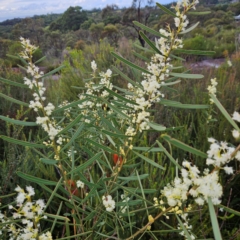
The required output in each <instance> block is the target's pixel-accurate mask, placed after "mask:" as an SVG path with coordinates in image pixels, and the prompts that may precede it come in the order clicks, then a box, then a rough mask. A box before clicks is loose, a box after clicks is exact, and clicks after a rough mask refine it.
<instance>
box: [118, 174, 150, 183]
mask: <svg viewBox="0 0 240 240" xmlns="http://www.w3.org/2000/svg"><path fill="white" fill-rule="evenodd" d="M148 176H149V174H142V175H139V176H129V177H121V176H118V179H121V180H124V181H125V180H126V181H136V180H138V179H145V178H147V177H148Z"/></svg>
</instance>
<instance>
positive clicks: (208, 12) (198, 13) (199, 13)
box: [188, 11, 211, 16]
mask: <svg viewBox="0 0 240 240" xmlns="http://www.w3.org/2000/svg"><path fill="white" fill-rule="evenodd" d="M210 13H211V11H205V12H188V14H190V15H198V16H200V15H207V14H210Z"/></svg>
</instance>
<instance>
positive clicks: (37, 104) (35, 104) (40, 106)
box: [20, 37, 61, 140]
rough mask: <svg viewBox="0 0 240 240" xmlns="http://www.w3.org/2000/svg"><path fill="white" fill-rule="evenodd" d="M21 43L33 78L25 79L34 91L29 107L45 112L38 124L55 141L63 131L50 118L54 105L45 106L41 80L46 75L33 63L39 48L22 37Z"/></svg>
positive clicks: (21, 54)
mask: <svg viewBox="0 0 240 240" xmlns="http://www.w3.org/2000/svg"><path fill="white" fill-rule="evenodd" d="M20 41H21V45H22V46H23V51H22V52H21V53H20V56H21V57H23V58H24V59H26V60H28V66H27V73H29V74H30V76H31V78H32V79H29V78H27V77H24V84H26V85H27V86H28V87H29V88H30V89H32V90H33V91H34V93H33V97H34V100H32V101H30V104H29V107H30V108H32V109H33V110H34V111H35V112H39V110H41V111H42V112H43V114H44V117H37V120H36V122H37V124H39V125H41V126H42V128H43V129H44V130H45V131H46V132H47V133H48V135H49V138H50V139H51V140H53V139H54V138H55V136H56V135H57V134H58V133H59V131H61V128H60V127H57V126H56V123H55V121H54V120H52V119H51V118H50V116H51V114H52V112H53V110H54V109H55V107H54V105H53V104H52V103H48V105H47V106H44V103H43V101H45V99H46V98H45V97H44V92H45V91H46V88H45V87H43V82H40V78H42V77H43V75H44V73H43V72H42V71H40V70H39V68H38V67H37V66H35V65H34V64H33V63H32V62H31V59H32V54H33V52H34V51H35V50H36V49H37V47H35V46H34V45H31V44H30V41H29V40H28V39H24V38H22V37H21V38H20Z"/></svg>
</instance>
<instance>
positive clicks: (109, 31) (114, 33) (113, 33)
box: [101, 24, 119, 44]
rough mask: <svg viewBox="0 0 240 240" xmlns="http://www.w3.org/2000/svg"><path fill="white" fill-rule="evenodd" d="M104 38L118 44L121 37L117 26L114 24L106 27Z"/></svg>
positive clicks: (103, 32)
mask: <svg viewBox="0 0 240 240" xmlns="http://www.w3.org/2000/svg"><path fill="white" fill-rule="evenodd" d="M101 37H102V38H105V37H106V38H107V39H108V40H109V41H110V43H111V44H117V42H118V41H117V40H118V37H119V32H118V29H117V27H116V26H115V25H113V24H108V25H107V26H105V27H104V29H103V31H102V34H101Z"/></svg>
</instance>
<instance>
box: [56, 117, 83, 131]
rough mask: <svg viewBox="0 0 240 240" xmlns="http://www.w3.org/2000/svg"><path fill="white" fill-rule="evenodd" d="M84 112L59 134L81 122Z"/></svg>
mask: <svg viewBox="0 0 240 240" xmlns="http://www.w3.org/2000/svg"><path fill="white" fill-rule="evenodd" d="M82 116H83V115H82V114H79V115H78V116H77V117H76V118H75V119H74V120H73V121H72V122H70V123H69V124H68V125H67V126H66V127H65V128H64V129H62V130H61V131H60V132H59V133H58V134H57V135H61V134H63V133H65V132H66V131H68V130H69V129H71V128H72V127H73V126H75V125H76V124H77V123H79V122H80V119H81V118H82Z"/></svg>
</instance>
